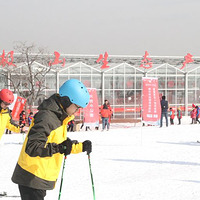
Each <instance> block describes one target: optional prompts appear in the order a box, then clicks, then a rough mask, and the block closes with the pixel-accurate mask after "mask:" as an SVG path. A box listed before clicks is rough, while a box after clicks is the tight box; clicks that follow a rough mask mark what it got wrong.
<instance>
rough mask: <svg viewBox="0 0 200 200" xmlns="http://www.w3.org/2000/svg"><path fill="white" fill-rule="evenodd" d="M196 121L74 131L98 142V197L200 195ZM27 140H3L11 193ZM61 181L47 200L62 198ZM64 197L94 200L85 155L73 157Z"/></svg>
mask: <svg viewBox="0 0 200 200" xmlns="http://www.w3.org/2000/svg"><path fill="white" fill-rule="evenodd" d="M190 122H191V119H190V118H188V117H184V118H183V120H182V125H177V121H176V120H175V125H174V126H169V127H168V128H166V127H165V124H164V126H163V128H159V127H153V126H148V127H147V126H145V127H142V126H141V123H138V124H137V125H136V126H134V124H111V129H110V131H109V132H107V131H105V132H101V131H91V132H85V131H81V132H70V133H68V136H69V137H70V138H71V139H78V140H79V141H84V140H86V139H89V140H91V141H92V142H93V152H92V153H91V167H92V173H93V178H94V187H95V193H96V200H112V199H115V200H123V199H126V200H133V199H136V200H150V199H153V200H161V199H162V200H182V199H185V200H193V199H199V198H200V192H199V191H200V143H197V140H200V125H199V124H195V125H191V124H190ZM22 141H23V135H22V134H11V135H3V137H2V139H1V141H0V191H7V192H8V195H18V196H19V192H18V186H17V185H16V184H14V183H12V181H11V176H12V173H13V170H14V167H15V165H16V162H17V159H18V156H19V153H20V150H21V147H22V145H21V144H19V143H20V142H22ZM60 176H61V173H60ZM60 179H61V177H59V179H58V182H57V184H56V187H55V189H54V190H51V191H47V196H46V198H45V199H46V200H56V199H58V193H59V187H60ZM2 199H3V198H2ZM6 199H16V198H13V197H10V198H9V197H7V198H6ZM17 199H20V198H17ZM61 199H63V200H64V199H74V200H90V199H91V200H93V193H92V184H91V178H90V171H89V164H88V157H87V155H86V154H85V153H81V154H77V155H69V156H68V157H67V160H66V167H65V171H64V182H63V189H62V195H61Z"/></svg>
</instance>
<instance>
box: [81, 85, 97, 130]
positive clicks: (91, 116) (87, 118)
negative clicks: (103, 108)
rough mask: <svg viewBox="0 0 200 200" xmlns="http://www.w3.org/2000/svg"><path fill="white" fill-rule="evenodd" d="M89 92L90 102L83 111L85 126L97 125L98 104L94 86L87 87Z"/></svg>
mask: <svg viewBox="0 0 200 200" xmlns="http://www.w3.org/2000/svg"><path fill="white" fill-rule="evenodd" d="M87 89H88V92H89V94H90V102H89V104H88V106H87V107H86V108H84V109H83V112H84V125H85V126H94V127H98V126H99V105H98V98H97V91H96V89H95V88H87Z"/></svg>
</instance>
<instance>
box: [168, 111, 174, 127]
mask: <svg viewBox="0 0 200 200" xmlns="http://www.w3.org/2000/svg"><path fill="white" fill-rule="evenodd" d="M169 116H170V124H171V125H174V110H173V108H170V109H169Z"/></svg>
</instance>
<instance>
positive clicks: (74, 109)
mask: <svg viewBox="0 0 200 200" xmlns="http://www.w3.org/2000/svg"><path fill="white" fill-rule="evenodd" d="M79 108H80V107H79V106H77V105H76V104H74V103H72V104H71V105H70V106H69V107H68V108H66V113H67V114H68V115H69V116H71V115H73V114H74V113H76V112H77V111H78V110H79Z"/></svg>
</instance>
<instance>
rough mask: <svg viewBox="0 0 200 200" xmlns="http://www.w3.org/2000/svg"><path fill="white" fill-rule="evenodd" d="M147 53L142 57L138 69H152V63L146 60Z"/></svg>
mask: <svg viewBox="0 0 200 200" xmlns="http://www.w3.org/2000/svg"><path fill="white" fill-rule="evenodd" d="M148 56H149V53H148V52H147V51H145V55H144V56H143V60H142V64H141V65H140V67H143V68H145V69H149V68H151V67H152V64H153V63H152V62H151V58H148Z"/></svg>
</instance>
